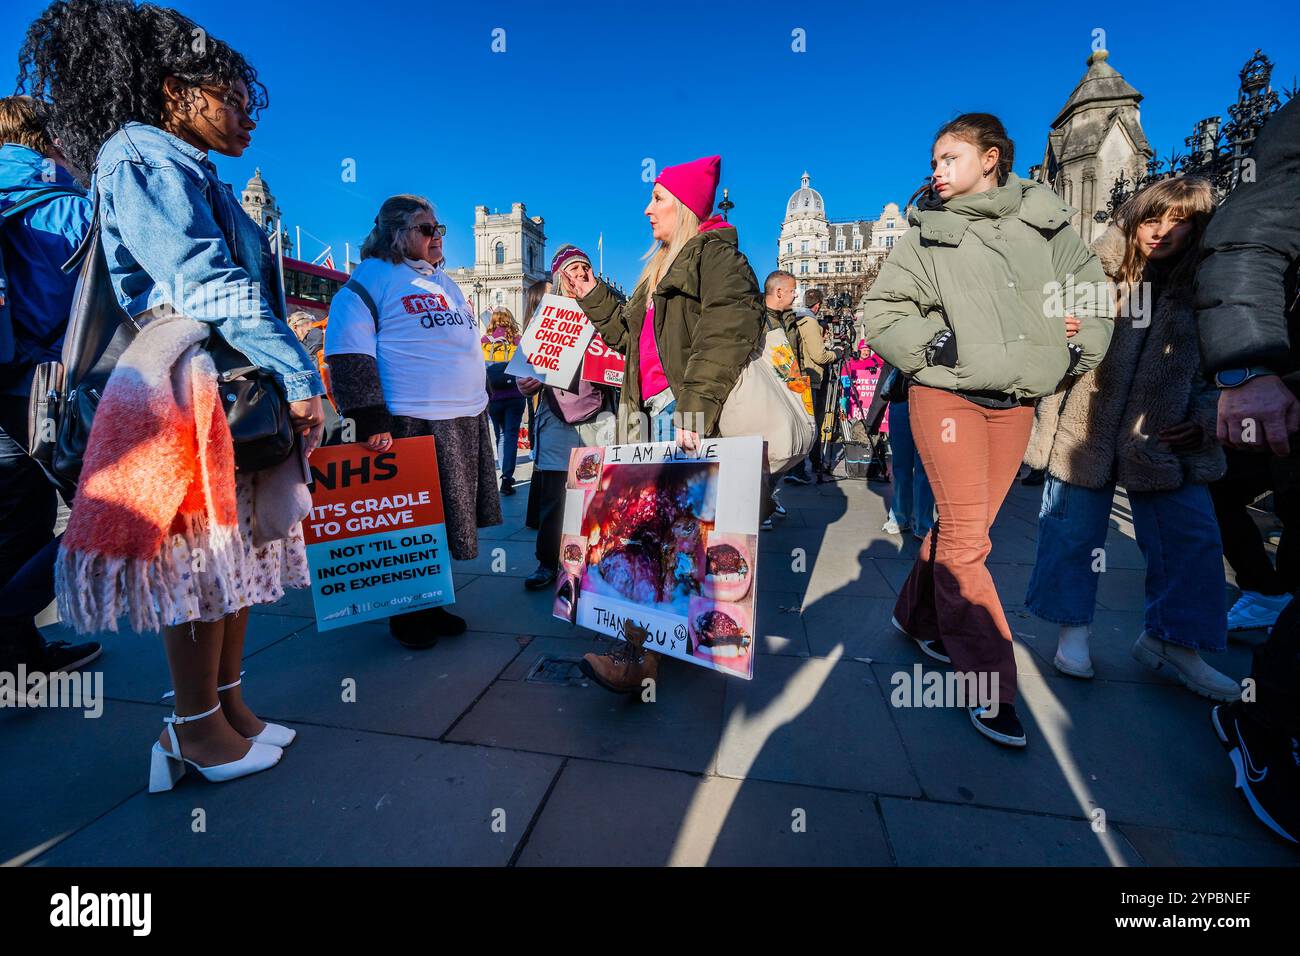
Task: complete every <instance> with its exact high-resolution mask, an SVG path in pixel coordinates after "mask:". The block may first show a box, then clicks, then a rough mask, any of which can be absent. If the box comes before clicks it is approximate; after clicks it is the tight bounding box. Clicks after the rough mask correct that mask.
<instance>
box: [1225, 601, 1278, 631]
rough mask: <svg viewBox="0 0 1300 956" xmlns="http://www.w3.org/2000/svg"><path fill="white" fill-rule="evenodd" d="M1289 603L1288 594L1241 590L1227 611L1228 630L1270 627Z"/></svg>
mask: <svg viewBox="0 0 1300 956" xmlns="http://www.w3.org/2000/svg"><path fill="white" fill-rule="evenodd" d="M1290 603H1291V595H1289V594H1277V595H1273V594H1260V593H1259V592H1258V591H1242V592H1241V597H1239V598H1237V603H1235V604H1234V605H1232V609H1231V610H1229V611H1228V630H1230V631H1251V630H1254V629H1256V628H1262V627H1272V626H1273V625H1274V624H1276V623H1277V619H1278V617H1279V615H1281V613H1282V612H1283V611H1284V610H1285V609H1286V606H1287V605H1288V604H1290Z"/></svg>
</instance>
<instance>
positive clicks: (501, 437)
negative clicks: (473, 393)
mask: <svg viewBox="0 0 1300 956" xmlns="http://www.w3.org/2000/svg"><path fill="white" fill-rule="evenodd" d="M525 404H527V403H526V401H525V400H524V399H523V398H507V399H504V400H502V401H498V402H488V418H490V419H492V428H493V429H494V430H495V431H496V434H497V462H498V463H499V464H500V465H501V477H502V478H509V479H510V480H511V481H514V480H515V461H516V460H517V459H518V457H519V423H520V422H522V421H523V420H524V406H525Z"/></svg>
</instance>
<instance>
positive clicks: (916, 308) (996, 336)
mask: <svg viewBox="0 0 1300 956" xmlns="http://www.w3.org/2000/svg"><path fill="white" fill-rule="evenodd" d="M1014 151H1015V146H1014V144H1013V143H1012V142H1011V140H1010V138H1009V137H1008V136H1007V133H1006V129H1005V128H1004V127H1003V125H1002V123H1001V121H1000V120H998V118H997V117H996V116H992V115H990V114H988V113H967V114H964V115H962V116H959V117H957V118H956V119H955V120H953V121H952V122H950V123H947V124H946V125H945V126H943V127H942V128H941V129H940V130H939V132H938V133H937V134H936V136H935V141H934V146H933V149H932V160H931V168H932V169H933V170H934V173H933V177H932V182H931V184H930V186H929V188H928V189H926V190H925V194H924V196H923V198H922V200H921V202H920V203H919V205H918V207H917V208H916V209H915V210H913V211H912V213H911V215H910V216H909V222H910V223H911V224H912V226H913V228H912V229H910V230H909V231H908V232H907V234H906V235H905V236H904V238H903V241H902V242H901V243H900V244H899V245H897V246H895V248H894V251H893V253H892V254H891V255H890V257H889V259H888V260H887V261H886V262H885V264H884V266H883V267H882V269H881V271H880V276H879V278H877V279H876V281H875V283H874V285H872V287H871V289H870V291H869V292H868V293H867V295H866V296H865V298H864V299H863V316H864V324H865V326H866V338H867V342H868V344H869V345H870V346H871V348H872V349H874V350H875V351H876V352H878V353H879V354H880V355H881V357H882V358H884V359H885V361H887V362H889V363H890V364H891V365H893V366H895V367H896V368H897V369H898V370H899V371H900V372H901V373H903V374H904V375H907V376H908V377H909V379H910V381H911V387H910V389H909V393H908V398H909V406H910V418H911V425H912V433H913V437H914V439H915V441H916V446H917V450H918V451H919V453H920V455H921V460H922V462H923V463H924V465H925V471H926V474H927V475H928V476H929V477H930V482H931V486H932V487H933V489H934V496H935V502H936V504H937V505H938V510H939V519H938V521H937V522H936V523H935V525H934V527H933V528H932V529H931V531H930V533H929V534H928V535H926V537H925V540H924V541H923V542H922V544H921V553H920V555H919V556H918V558H917V561H916V565H915V567H914V568H913V569H912V574H911V576H910V577H909V578H908V580H907V583H906V584H905V585H904V587H903V590H902V592H901V593H900V594H899V598H898V603H897V604H896V606H895V609H894V624H895V626H896V627H897V628H898V629H899V630H900V631H902V632H903V633H904V634H906V635H907V636H908V637H910V638H911V639H912V640H913V641H915V642H916V643H917V645H918V646H919V648H920V649H921V650H922V652H924V653H925V654H927V655H929V656H930V657H933V658H936V659H938V660H941V661H944V662H951V663H952V665H953V667H954V668H955V669H956V670H957V671H959V672H966V673H970V674H973V675H975V676H976V678H977V686H978V687H979V688H980V693H979V694H978V697H979V700H978V702H977V703H976V702H973V701H969V700H967V701H965V702H964V703H965V704H967V705H968V708H969V712H970V717H971V721H972V722H973V723H974V725H975V727H976V729H978V730H979V731H980V732H981V733H983V734H984V735H985V736H987V737H990V738H991V739H993V740H994V741H996V742H997V743H1000V744H1003V745H1005V746H1011V747H1023V746H1024V745H1025V732H1024V728H1023V727H1022V726H1021V724H1020V721H1019V719H1018V717H1017V715H1016V711H1015V693H1016V666H1015V658H1014V656H1013V654H1012V648H1011V630H1010V628H1009V627H1008V626H1007V621H1006V617H1005V616H1004V614H1003V612H1002V603H1001V601H1000V600H999V598H998V594H997V589H996V588H995V587H994V584H993V578H992V576H991V575H990V574H989V571H988V569H987V568H986V567H985V561H986V559H987V558H988V555H989V551H990V550H991V548H992V545H991V542H990V540H989V529H990V528H991V527H992V525H993V521H994V519H995V518H996V517H997V513H998V509H999V508H1001V506H1002V501H1003V499H1004V498H1005V497H1006V494H1007V491H1008V489H1009V488H1010V486H1011V483H1012V481H1013V480H1014V479H1015V475H1016V471H1017V470H1018V469H1019V467H1020V462H1021V460H1022V458H1023V457H1024V452H1025V446H1026V445H1027V444H1028V441H1029V431H1030V427H1031V425H1032V423H1033V413H1034V403H1035V401H1036V400H1037V399H1038V398H1039V397H1040V396H1043V395H1047V394H1050V393H1051V392H1052V391H1053V390H1054V389H1055V388H1056V386H1057V385H1058V384H1059V383H1060V382H1061V380H1062V379H1063V378H1064V377H1065V376H1066V375H1067V374H1071V373H1073V374H1079V373H1082V372H1084V371H1087V370H1088V369H1090V368H1093V367H1095V366H1096V365H1097V364H1098V363H1099V362H1100V361H1101V359H1102V356H1103V355H1104V354H1105V352H1106V346H1107V344H1108V343H1109V341H1110V334H1111V313H1112V308H1111V299H1110V295H1109V294H1108V291H1107V286H1106V276H1105V273H1104V272H1103V271H1102V268H1101V266H1100V264H1099V263H1098V262H1097V260H1096V258H1095V257H1094V256H1093V255H1092V253H1091V252H1089V250H1088V248H1087V246H1085V245H1084V243H1083V240H1082V239H1081V238H1080V237H1079V235H1078V233H1076V232H1075V231H1074V229H1073V228H1072V227H1071V226H1070V224H1069V220H1070V217H1071V216H1072V215H1073V214H1074V210H1072V209H1070V208H1069V207H1068V206H1066V205H1065V204H1064V203H1063V202H1061V200H1060V198H1059V197H1057V196H1056V195H1055V194H1054V193H1053V192H1052V191H1051V190H1049V189H1048V188H1047V187H1045V186H1042V185H1039V184H1037V183H1032V182H1028V181H1026V180H1022V179H1019V178H1018V177H1016V176H1015V175H1013V174H1012V172H1011V166H1012V162H1013V159H1014ZM1065 304H1068V308H1067V307H1065ZM1067 313H1068V314H1067ZM1067 322H1068V323H1069V324H1070V328H1071V330H1073V329H1075V328H1076V327H1077V332H1074V333H1073V335H1072V337H1071V338H1069V339H1068V341H1067V338H1066V327H1067ZM970 705H973V706H970Z"/></svg>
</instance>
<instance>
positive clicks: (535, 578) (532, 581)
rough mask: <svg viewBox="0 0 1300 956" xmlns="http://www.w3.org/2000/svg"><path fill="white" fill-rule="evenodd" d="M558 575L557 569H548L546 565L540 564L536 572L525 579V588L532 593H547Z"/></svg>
mask: <svg viewBox="0 0 1300 956" xmlns="http://www.w3.org/2000/svg"><path fill="white" fill-rule="evenodd" d="M557 573H558V572H557V571H556V570H555V568H548V567H547V566H546V565H544V564H539V565H538V566H537V570H536V571H534V572H533V573H532V574H530V575H528V577H526V578H524V587H526V588H527V589H528V590H530V591H545V590H546V589H547V588H549V587H550V586H551V585H552V584H554V583H555V576H556V574H557Z"/></svg>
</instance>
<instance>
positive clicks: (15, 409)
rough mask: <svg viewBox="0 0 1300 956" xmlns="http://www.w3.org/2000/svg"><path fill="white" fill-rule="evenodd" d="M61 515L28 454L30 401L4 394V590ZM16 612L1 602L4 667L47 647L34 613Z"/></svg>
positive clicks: (0, 551) (0, 664) (0, 409)
mask: <svg viewBox="0 0 1300 956" xmlns="http://www.w3.org/2000/svg"><path fill="white" fill-rule="evenodd" d="M57 516H58V498H57V495H56V493H55V490H54V486H53V485H51V484H50V482H49V481H48V479H46V477H45V472H43V471H41V467H40V466H39V465H38V464H36V462H34V461H32V460H31V458H29V457H28V455H27V399H26V398H23V397H20V396H14V395H0V589H2V588H4V587H5V586H6V585H7V584H9V582H10V581H11V580H12V579H13V578H14V576H15V575H17V574H18V572H19V571H20V570H22V568H23V566H24V565H25V564H27V562H28V561H30V560H31V559H32V558H34V557H36V556H37V555H38V554H40V553H41V551H42V550H43V549H44V548H45V546H46V545H47V544H49V542H50V541H52V540H53V539H54V522H55V519H56V518H57ZM51 570H52V565H51ZM13 610H15V608H14V606H13V605H6V606H0V669H4V668H6V667H12V666H14V665H16V664H18V663H20V662H31V661H33V660H35V659H36V658H37V656H38V655H39V654H40V651H41V648H42V647H44V640H43V639H42V638H41V634H40V631H38V630H37V629H36V621H35V614H34V613H32V614H27V613H21V614H17V615H14V614H13Z"/></svg>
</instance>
